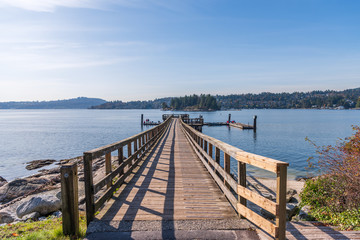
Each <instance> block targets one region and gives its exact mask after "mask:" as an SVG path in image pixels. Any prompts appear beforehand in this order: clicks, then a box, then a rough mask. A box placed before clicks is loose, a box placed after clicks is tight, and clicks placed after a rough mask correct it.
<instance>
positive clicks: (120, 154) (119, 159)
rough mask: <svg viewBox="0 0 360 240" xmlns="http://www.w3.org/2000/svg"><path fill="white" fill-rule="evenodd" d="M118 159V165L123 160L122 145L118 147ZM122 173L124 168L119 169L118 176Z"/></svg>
mask: <svg viewBox="0 0 360 240" xmlns="http://www.w3.org/2000/svg"><path fill="white" fill-rule="evenodd" d="M118 161H119V166H120V165H121V164H122V163H123V162H124V152H123V146H121V147H120V148H119V149H118ZM123 174H124V168H123V169H122V170H121V171H120V173H119V176H121V175H123Z"/></svg>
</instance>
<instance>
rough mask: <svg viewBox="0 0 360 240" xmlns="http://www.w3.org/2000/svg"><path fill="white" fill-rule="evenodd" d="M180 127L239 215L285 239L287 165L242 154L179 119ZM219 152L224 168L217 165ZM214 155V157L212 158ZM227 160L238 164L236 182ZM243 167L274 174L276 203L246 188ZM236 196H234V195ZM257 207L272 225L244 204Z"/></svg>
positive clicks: (249, 154) (237, 149)
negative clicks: (256, 168) (268, 217)
mask: <svg viewBox="0 0 360 240" xmlns="http://www.w3.org/2000/svg"><path fill="white" fill-rule="evenodd" d="M180 123H181V127H182V130H183V132H184V133H185V136H186V138H187V139H188V141H189V143H190V145H191V146H192V147H193V148H194V150H195V153H196V154H197V156H198V157H199V158H200V160H201V161H202V162H203V164H204V166H205V167H206V168H207V170H208V171H209V173H210V174H211V176H212V177H213V178H214V180H215V182H216V183H217V184H218V185H219V187H220V189H221V190H222V191H223V192H224V194H225V196H226V197H227V198H228V200H229V202H230V203H231V205H232V206H233V207H234V209H235V210H236V211H237V212H238V214H239V215H241V216H244V217H245V218H247V219H249V220H250V221H252V222H253V223H255V224H256V225H258V226H259V227H260V228H262V229H264V230H265V231H266V232H268V233H269V234H271V235H272V236H274V237H275V238H276V239H285V230H286V181H287V167H288V165H289V164H288V163H286V162H282V161H278V160H274V159H271V158H266V157H263V156H260V155H256V154H252V153H248V152H245V151H243V150H241V149H239V148H236V147H234V146H231V145H229V144H227V143H224V142H222V141H220V140H218V139H215V138H212V137H210V136H207V135H205V134H203V133H200V132H198V131H196V130H195V129H193V128H192V127H190V126H189V125H188V124H186V123H184V121H182V119H180ZM220 151H222V152H223V155H224V167H222V166H221V165H220ZM213 153H215V156H214V157H213V155H214V154H213ZM230 157H232V158H233V159H235V160H236V161H237V163H238V164H237V167H238V181H237V182H236V181H235V179H234V178H233V177H232V176H231V175H230ZM246 164H250V165H253V166H255V167H258V168H261V169H264V170H268V171H270V172H273V173H276V174H277V189H276V202H273V201H271V200H269V199H267V198H265V197H263V196H261V195H259V194H258V193H256V192H253V191H251V190H249V189H248V188H246ZM234 193H235V195H234ZM247 200H249V201H251V202H252V203H254V204H256V205H258V206H260V207H261V208H263V209H265V210H267V211H268V212H270V213H272V214H274V215H275V217H276V221H275V224H274V223H273V222H271V221H269V220H267V219H265V218H263V217H262V216H260V215H258V214H257V213H255V212H254V211H252V210H251V209H249V208H248V207H247V205H246V201H247Z"/></svg>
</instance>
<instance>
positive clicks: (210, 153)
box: [209, 143, 213, 158]
mask: <svg viewBox="0 0 360 240" xmlns="http://www.w3.org/2000/svg"><path fill="white" fill-rule="evenodd" d="M209 156H210V157H211V158H213V145H212V144H211V143H209Z"/></svg>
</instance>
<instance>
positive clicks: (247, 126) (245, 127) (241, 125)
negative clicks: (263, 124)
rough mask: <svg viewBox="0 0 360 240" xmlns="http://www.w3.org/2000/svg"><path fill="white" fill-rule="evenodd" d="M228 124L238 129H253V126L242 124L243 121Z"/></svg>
mask: <svg viewBox="0 0 360 240" xmlns="http://www.w3.org/2000/svg"><path fill="white" fill-rule="evenodd" d="M229 126H230V127H236V128H240V129H254V126H251V125H248V124H244V123H229Z"/></svg>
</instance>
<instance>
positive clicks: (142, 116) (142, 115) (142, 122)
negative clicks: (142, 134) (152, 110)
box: [141, 114, 144, 126]
mask: <svg viewBox="0 0 360 240" xmlns="http://www.w3.org/2000/svg"><path fill="white" fill-rule="evenodd" d="M143 125H144V114H141V126H143Z"/></svg>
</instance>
